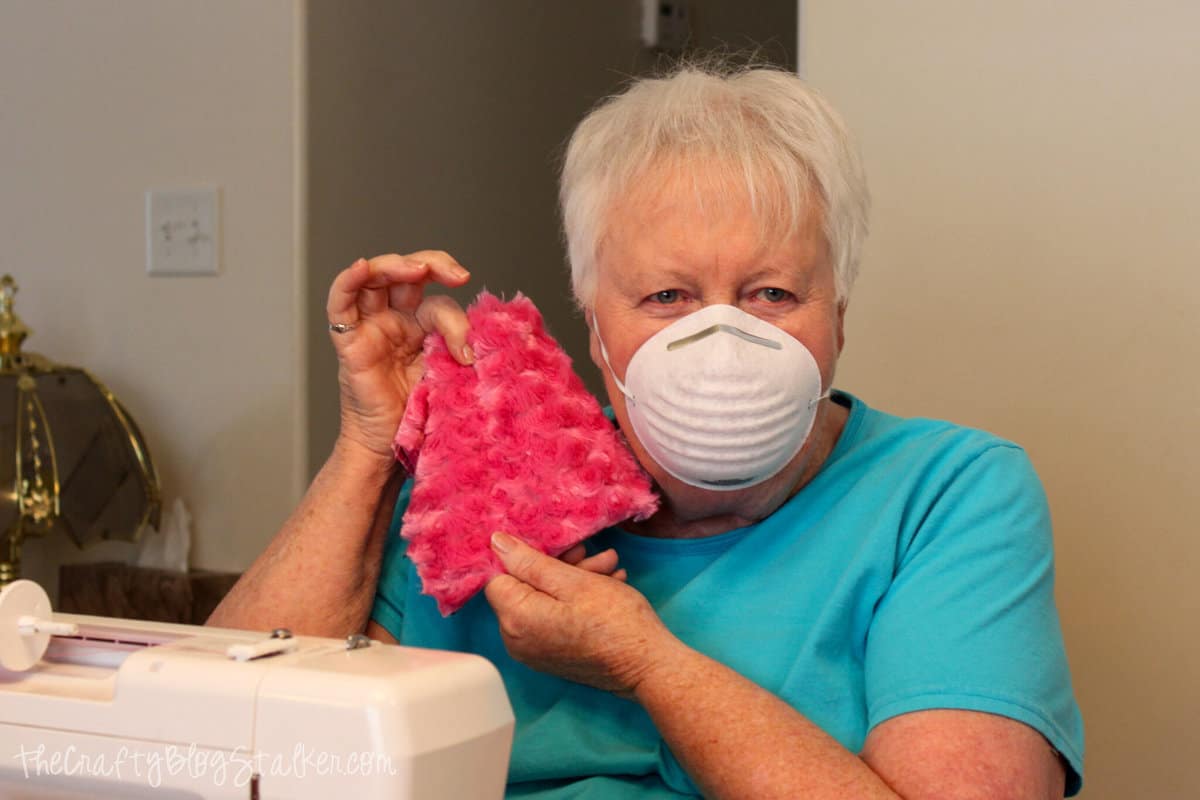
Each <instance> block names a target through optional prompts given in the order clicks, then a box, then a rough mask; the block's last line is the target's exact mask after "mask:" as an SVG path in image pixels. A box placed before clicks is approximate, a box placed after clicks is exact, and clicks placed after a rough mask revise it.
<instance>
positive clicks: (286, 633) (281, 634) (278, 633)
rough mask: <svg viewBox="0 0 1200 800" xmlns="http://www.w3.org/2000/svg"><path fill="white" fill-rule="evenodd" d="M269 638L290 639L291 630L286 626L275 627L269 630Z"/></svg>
mask: <svg viewBox="0 0 1200 800" xmlns="http://www.w3.org/2000/svg"><path fill="white" fill-rule="evenodd" d="M271 638H272V639H290V638H292V632H291V631H290V630H288V629H287V628H276V629H275V630H273V631H271Z"/></svg>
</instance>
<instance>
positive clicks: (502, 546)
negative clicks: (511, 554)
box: [492, 531, 516, 553]
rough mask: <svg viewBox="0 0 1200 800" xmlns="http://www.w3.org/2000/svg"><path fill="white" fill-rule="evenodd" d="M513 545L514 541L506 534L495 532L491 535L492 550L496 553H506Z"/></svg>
mask: <svg viewBox="0 0 1200 800" xmlns="http://www.w3.org/2000/svg"><path fill="white" fill-rule="evenodd" d="M514 544H516V540H515V539H513V537H511V536H509V535H508V534H507V533H501V532H500V531H496V532H495V533H493V534H492V549H493V550H495V551H496V552H497V553H507V552H508V551H509V550H512V548H513V545H514Z"/></svg>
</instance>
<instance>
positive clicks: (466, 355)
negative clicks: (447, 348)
mask: <svg viewBox="0 0 1200 800" xmlns="http://www.w3.org/2000/svg"><path fill="white" fill-rule="evenodd" d="M462 360H463V363H464V364H474V363H475V351H474V350H472V349H471V345H469V344H464V345H463V348H462Z"/></svg>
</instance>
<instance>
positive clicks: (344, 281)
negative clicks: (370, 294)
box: [325, 258, 371, 325]
mask: <svg viewBox="0 0 1200 800" xmlns="http://www.w3.org/2000/svg"><path fill="white" fill-rule="evenodd" d="M370 275H371V268H370V266H369V265H368V263H367V260H366V259H365V258H360V259H359V260H358V261H355V262H354V263H353V264H351V265H350V266H348V267H346V269H344V270H342V271H341V272H339V273H338V275H337V277H336V278H334V279H333V285H332V286H330V287H329V299H328V301H326V303H325V316H326V318H327V319H328V320H329V321H330V322H331V323H335V324H341V325H354V324H355V323H357V322H358V292H359V290H360V289H362V287H363V286H365V285H366V283H367V280H368V279H369V278H370Z"/></svg>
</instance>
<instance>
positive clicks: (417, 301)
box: [326, 250, 474, 466]
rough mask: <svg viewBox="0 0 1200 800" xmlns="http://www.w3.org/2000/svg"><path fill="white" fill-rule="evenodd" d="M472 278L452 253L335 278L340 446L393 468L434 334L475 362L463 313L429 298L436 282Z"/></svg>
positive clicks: (332, 314)
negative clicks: (424, 350) (396, 442)
mask: <svg viewBox="0 0 1200 800" xmlns="http://www.w3.org/2000/svg"><path fill="white" fill-rule="evenodd" d="M469 278H470V274H469V273H468V272H467V271H466V270H465V269H463V267H462V265H461V264H459V263H458V262H457V261H455V260H454V259H453V258H452V257H451V256H450V255H449V254H448V253H443V252H441V251H438V250H422V251H421V252H418V253H411V254H409V255H404V256H401V255H395V254H392V255H385V256H378V257H376V258H372V259H370V260H367V259H365V258H362V259H359V260H358V261H356V262H354V263H353V264H351V265H350V266H349V267H348V268H347V269H345V270H343V271H342V272H341V273H340V274H339V275H338V276H337V278H335V279H334V281H333V285H332V286H331V287H330V289H329V302H328V304H327V305H326V315H327V317H328V319H329V323H330V332H329V337H330V339H332V340H333V347H334V349H335V350H336V351H337V357H338V385H339V387H340V389H341V431H340V434H339V439H338V442H339V445H345V444H352V445H355V446H357V447H359V448H361V449H363V450H364V451H365V452H367V453H369V454H371V455H373V456H378V457H379V459H380V461H381V463H387V464H388V465H389V466H390V465H391V463H392V460H393V456H392V438H393V437H394V436H395V435H396V429H397V428H398V427H399V426H400V420H401V418H402V417H403V416H404V407H405V405H407V403H408V397H409V394H411V392H412V389H413V387H415V386H416V385H417V382H418V381H420V379H421V375H422V374H424V359H423V358H422V354H421V347H422V344H423V342H424V340H425V336H426V334H429V333H432V332H435V331H436V332H437V333H440V334H441V335H442V336H444V337H445V339H446V344H447V346H448V347H449V349H450V353H451V354H452V355H453V356H454V358H455V359H456V360H457V361H458V362H459V363H462V364H470V363H472V362H473V361H474V355H473V354H472V353H471V352H470V349H469V348H468V347H467V346H466V341H467V327H468V326H467V316H466V314H465V313H464V312H463V310H462V307H461V306H459V305H458V303H456V302H455V301H454V300H453V299H451V298H450V297H447V296H445V295H434V296H430V297H426V296H425V284H427V283H429V282H430V281H433V282H436V283H440V284H442V285H443V286H462V285H463V284H464V283H466V282H467V280H468V279H469ZM339 329H340V331H341V332H339Z"/></svg>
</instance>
